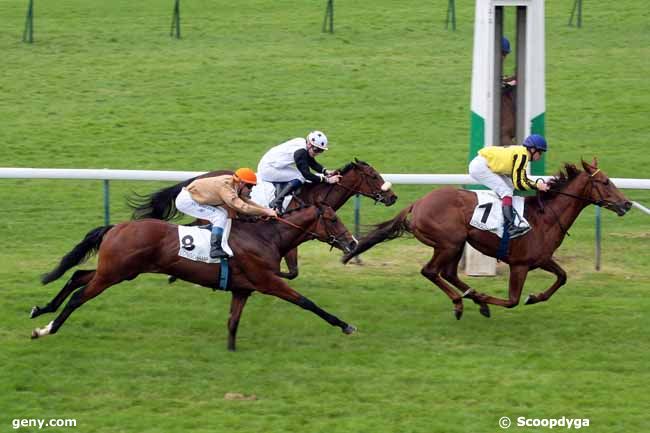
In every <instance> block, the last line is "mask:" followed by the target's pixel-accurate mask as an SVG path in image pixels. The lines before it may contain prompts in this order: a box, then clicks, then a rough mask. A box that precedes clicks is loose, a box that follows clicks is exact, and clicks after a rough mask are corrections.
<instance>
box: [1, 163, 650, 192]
mask: <svg viewBox="0 0 650 433" xmlns="http://www.w3.org/2000/svg"><path fill="white" fill-rule="evenodd" d="M203 173H205V172H204V171H160V170H109V169H66V168H63V169H62V168H0V178H13V179H95V180H152V181H154V180H157V181H161V180H163V181H177V182H178V181H182V180H186V179H189V178H191V177H194V176H198V175H200V174H203ZM382 176H383V178H384V179H386V180H387V181H389V182H392V183H394V184H399V185H477V184H478V183H477V182H476V181H475V180H474V179H472V177H470V176H469V175H467V174H382ZM539 177H542V178H544V179H549V178H550V176H539ZM611 180H612V182H614V184H615V185H616V186H617V187H618V188H624V189H650V179H629V178H612V179H611Z"/></svg>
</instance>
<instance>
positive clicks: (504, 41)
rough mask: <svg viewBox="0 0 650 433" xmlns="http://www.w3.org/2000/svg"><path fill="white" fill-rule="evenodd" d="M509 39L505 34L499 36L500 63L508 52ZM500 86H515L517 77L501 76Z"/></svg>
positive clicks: (504, 59)
mask: <svg viewBox="0 0 650 433" xmlns="http://www.w3.org/2000/svg"><path fill="white" fill-rule="evenodd" d="M510 51H511V50H510V41H509V40H508V38H506V37H505V36H501V64H503V63H504V62H505V61H506V57H507V56H508V54H510ZM501 85H502V86H506V85H507V86H511V87H512V86H516V85H517V77H516V76H515V75H511V76H503V77H501Z"/></svg>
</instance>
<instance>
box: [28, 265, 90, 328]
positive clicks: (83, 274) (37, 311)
mask: <svg viewBox="0 0 650 433" xmlns="http://www.w3.org/2000/svg"><path fill="white" fill-rule="evenodd" d="M94 275H95V270H92V271H87V270H77V271H75V272H74V274H72V277H70V279H69V280H68V282H67V283H65V286H63V288H62V289H61V291H60V292H59V293H58V294H57V295H56V296H55V297H54V298H53V299H52V300H51V301H50V302H49V303H48V304H47V305H46V306H45V307H43V308H41V307H39V306H34V307H32V312H31V313H30V315H29V317H30V318H32V319H33V318H35V317H38V316H40V315H41V314H45V313H54V312H55V311H56V310H57V309H58V308H59V307H60V306H61V304H62V303H63V301H65V300H66V298H67V297H68V296H69V295H70V293H72V292H73V291H74V290H75V289H78V288H79V287H82V286H85V285H86V284H88V282H89V281H90V280H91V279H92V277H93V276H94Z"/></svg>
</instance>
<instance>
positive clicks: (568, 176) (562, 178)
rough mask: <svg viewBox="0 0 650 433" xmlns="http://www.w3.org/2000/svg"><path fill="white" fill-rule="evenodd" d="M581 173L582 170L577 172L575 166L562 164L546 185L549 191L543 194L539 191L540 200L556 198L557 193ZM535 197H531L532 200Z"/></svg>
mask: <svg viewBox="0 0 650 433" xmlns="http://www.w3.org/2000/svg"><path fill="white" fill-rule="evenodd" d="M580 173H582V170H579V169H578V167H576V166H575V164H571V163H568V162H567V163H564V167H563V168H562V169H560V171H559V172H558V173H557V174H556V175H555V176H553V178H551V179H550V180H549V181H548V182H547V184H548V186H549V187H550V188H549V191H546V192H543V191H539V195H540V197H541V199H542V200H549V199H552V198H553V197H555V196H557V195H558V194H557V192H556V191H559V190H562V189H563V188H564V187H565V186H567V185H568V184H569V183H571V182H572V181H573V180H574V179H575V178H576V177H578V175H579V174H580ZM534 198H535V197H532V199H534Z"/></svg>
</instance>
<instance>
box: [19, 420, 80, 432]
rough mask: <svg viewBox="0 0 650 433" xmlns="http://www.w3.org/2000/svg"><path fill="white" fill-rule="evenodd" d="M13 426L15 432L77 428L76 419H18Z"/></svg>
mask: <svg viewBox="0 0 650 433" xmlns="http://www.w3.org/2000/svg"><path fill="white" fill-rule="evenodd" d="M11 426H12V427H13V428H14V430H16V429H19V428H21V427H38V429H39V430H40V429H42V428H44V427H76V426H77V420H76V419H56V418H54V419H38V418H18V419H14V420H12V421H11Z"/></svg>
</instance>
